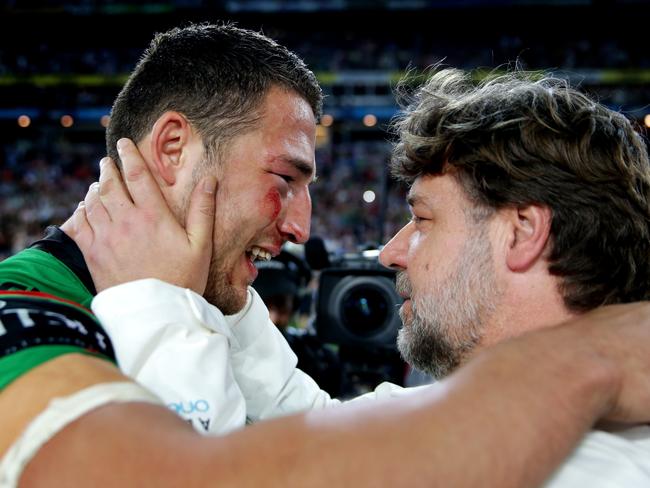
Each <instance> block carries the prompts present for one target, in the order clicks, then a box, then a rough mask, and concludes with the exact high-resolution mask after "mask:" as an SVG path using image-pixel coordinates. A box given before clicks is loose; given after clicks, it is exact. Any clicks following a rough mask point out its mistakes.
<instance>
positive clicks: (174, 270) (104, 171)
mask: <svg viewBox="0 0 650 488" xmlns="http://www.w3.org/2000/svg"><path fill="white" fill-rule="evenodd" d="M118 152H119V154H120V158H121V160H122V164H123V175H122V174H120V172H119V171H118V169H117V168H116V166H115V164H114V163H113V161H112V160H111V159H109V158H104V159H102V161H101V164H100V177H99V184H97V183H94V184H93V185H91V187H90V188H89V190H88V193H87V194H86V198H85V200H84V201H83V202H81V203H80V204H79V207H78V208H77V210H76V211H75V213H74V215H73V216H72V218H71V219H70V226H69V227H66V228H65V231H66V233H68V234H69V235H70V237H71V238H72V239H74V241H75V242H76V243H77V245H78V246H79V248H80V249H81V252H82V253H83V255H84V258H85V260H86V263H87V265H88V268H89V270H90V274H91V275H92V278H93V281H94V283H95V287H96V288H97V291H98V292H99V291H101V290H104V289H106V288H108V287H111V286H115V285H118V284H120V283H125V282H128V281H133V280H137V279H143V278H158V279H160V280H163V281H167V282H169V283H172V284H174V285H177V286H181V287H184V288H190V289H192V290H194V291H195V292H197V293H199V294H203V291H204V289H205V286H206V282H207V279H208V272H209V269H210V258H211V256H212V230H213V225H214V213H215V193H216V186H217V182H216V178H214V176H207V177H205V178H203V179H202V180H200V181H199V183H198V184H197V185H196V188H194V190H193V192H192V195H191V199H190V204H189V210H188V216H187V221H186V222H187V223H186V228H183V227H182V226H181V225H180V224H179V222H178V221H177V219H176V217H174V215H173V213H172V211H171V210H170V209H169V206H168V205H167V202H166V201H165V199H164V198H163V195H162V193H161V191H160V188H159V186H158V184H157V183H156V181H155V180H154V178H153V176H152V174H151V173H150V171H149V168H148V166H147V164H146V163H145V161H144V160H143V159H142V156H141V155H140V153H139V151H138V149H137V147H136V146H135V144H134V143H133V142H131V141H130V140H128V139H121V140H120V141H119V142H118Z"/></svg>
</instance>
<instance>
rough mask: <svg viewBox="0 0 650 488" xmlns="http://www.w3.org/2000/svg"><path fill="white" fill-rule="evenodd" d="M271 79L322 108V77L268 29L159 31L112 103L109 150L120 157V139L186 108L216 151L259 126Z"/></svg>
mask: <svg viewBox="0 0 650 488" xmlns="http://www.w3.org/2000/svg"><path fill="white" fill-rule="evenodd" d="M272 86H280V87H282V88H285V89H287V90H293V91H295V92H296V93H297V94H298V95H300V96H301V97H303V98H304V99H305V100H306V101H307V102H308V103H309V105H310V106H311V108H312V110H313V112H314V116H315V117H319V116H320V113H321V108H322V91H321V88H320V86H319V84H318V81H317V80H316V77H315V76H314V74H313V73H312V72H311V71H310V70H309V69H308V68H307V67H306V65H305V63H304V62H303V61H302V60H301V59H300V58H299V57H298V56H296V55H295V54H294V53H292V52H291V51H289V50H288V49H286V48H285V47H283V46H280V45H279V44H277V43H276V42H275V41H273V40H271V39H269V38H268V37H266V36H264V35H262V34H260V33H257V32H254V31H250V30H246V29H241V28H238V27H236V26H234V25H232V24H229V23H223V24H191V25H189V26H187V27H183V28H175V29H172V30H170V31H168V32H164V33H161V34H157V35H156V36H155V37H154V39H153V41H152V42H151V45H150V46H149V48H148V49H147V50H146V51H145V52H144V54H143V55H142V57H141V59H140V61H139V62H138V64H137V66H136V67H135V69H134V71H133V73H132V74H131V76H130V77H129V79H128V81H127V82H126V84H125V85H124V87H123V88H122V90H121V91H120V93H119V95H118V96H117V98H116V100H115V103H114V104H113V109H112V111H111V118H110V123H109V126H108V130H107V132H106V144H107V151H108V155H109V156H111V157H112V158H113V159H114V160H115V161H118V162H119V157H118V155H117V151H116V143H117V141H118V139H120V138H122V137H128V138H130V139H133V140H134V141H136V142H137V141H139V140H141V139H142V138H143V137H144V136H145V135H146V133H147V132H148V131H149V130H150V129H151V128H152V127H153V124H154V122H155V121H156V119H157V118H158V117H160V115H162V114H163V113H164V112H165V111H167V110H176V111H178V112H181V113H182V114H184V115H185V116H186V117H187V118H188V120H189V121H190V123H191V124H192V125H193V126H194V127H195V128H196V129H197V130H198V132H199V133H200V134H201V136H202V137H203V139H204V144H205V147H206V150H207V151H208V152H210V153H213V154H214V153H217V151H218V150H219V148H220V147H221V146H222V145H223V144H224V143H227V142H228V140H229V139H230V138H232V137H233V136H234V135H236V134H240V133H242V132H245V131H246V130H250V129H252V128H254V127H255V123H256V121H257V120H258V119H259V117H260V114H259V113H258V110H257V109H258V108H259V107H260V105H261V103H262V101H263V99H264V96H265V95H266V93H267V92H268V90H269V89H270V88H271V87H272Z"/></svg>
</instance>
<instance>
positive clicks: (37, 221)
mask: <svg viewBox="0 0 650 488" xmlns="http://www.w3.org/2000/svg"><path fill="white" fill-rule="evenodd" d="M104 153H105V149H104V146H103V145H102V144H99V143H96V144H92V143H72V142H69V141H66V140H64V139H58V140H55V141H50V142H48V143H45V142H43V143H41V144H39V143H37V142H34V141H28V140H21V141H18V142H16V143H14V144H5V145H3V146H2V148H0V259H3V258H6V257H8V256H10V255H12V254H13V253H15V252H17V251H19V250H20V249H22V248H23V247H25V246H26V245H28V244H29V243H31V242H33V241H34V240H37V239H38V238H39V237H40V236H41V234H42V231H43V229H44V228H45V227H46V226H47V225H50V224H61V223H62V222H64V221H65V219H66V218H67V217H68V216H70V215H71V214H72V212H73V211H74V209H75V208H76V206H77V203H78V202H79V201H80V200H81V199H83V197H84V195H85V194H86V190H87V188H88V186H89V185H90V183H92V182H93V181H95V180H96V179H97V177H98V162H99V159H100V158H101V157H102V156H103V155H104ZM316 157H317V164H318V172H319V177H318V180H317V181H316V182H315V183H314V184H313V186H312V198H313V208H314V211H313V220H312V234H313V235H318V236H320V237H322V238H323V239H324V240H325V242H326V246H327V248H328V250H329V251H330V252H332V253H342V252H351V251H356V250H359V249H360V248H367V247H375V246H377V245H378V244H380V242H379V240H380V239H381V235H380V228H379V225H381V222H382V219H381V218H380V215H381V213H382V201H383V198H384V197H383V195H384V193H383V188H384V187H385V185H384V184H383V181H384V180H383V178H384V171H385V166H386V164H387V162H388V160H389V157H390V145H389V144H388V143H387V142H370V141H367V142H361V143H352V142H350V143H342V144H337V145H335V146H334V145H331V146H327V147H323V148H320V149H319V150H318V151H317V156H316ZM366 191H373V192H374V193H375V195H376V197H375V200H374V201H373V202H366V201H364V200H363V194H364V192H366ZM387 195H388V197H387V198H388V202H387V204H386V205H383V208H386V209H387V210H386V212H385V218H383V222H384V235H391V233H392V232H393V231H394V230H395V229H397V228H398V227H399V226H401V225H403V223H404V222H405V219H406V218H407V215H408V210H407V207H406V204H405V203H404V192H403V189H400V188H398V187H391V188H389V190H388V193H387Z"/></svg>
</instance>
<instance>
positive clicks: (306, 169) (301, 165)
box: [274, 156, 316, 183]
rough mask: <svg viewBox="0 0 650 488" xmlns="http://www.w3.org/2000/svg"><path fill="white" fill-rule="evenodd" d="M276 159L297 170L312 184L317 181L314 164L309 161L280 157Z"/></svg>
mask: <svg viewBox="0 0 650 488" xmlns="http://www.w3.org/2000/svg"><path fill="white" fill-rule="evenodd" d="M274 159H276V160H279V161H282V162H284V163H287V164H290V165H291V166H293V167H294V168H296V169H297V170H298V171H299V172H300V173H301V174H302V175H303V176H304V177H305V178H309V179H310V183H313V182H315V181H316V169H315V168H314V165H313V164H311V163H308V162H307V161H304V160H302V159H297V158H292V157H286V156H279V157H277V158H274Z"/></svg>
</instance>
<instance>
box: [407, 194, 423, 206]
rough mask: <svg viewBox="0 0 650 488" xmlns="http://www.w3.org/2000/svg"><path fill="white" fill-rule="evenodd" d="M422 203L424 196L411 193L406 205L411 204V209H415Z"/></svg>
mask: <svg viewBox="0 0 650 488" xmlns="http://www.w3.org/2000/svg"><path fill="white" fill-rule="evenodd" d="M420 202H422V195H420V194H418V193H411V192H409V194H408V195H407V196H406V203H408V204H409V207H415V206H416V205H417V204H418V203H420Z"/></svg>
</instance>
